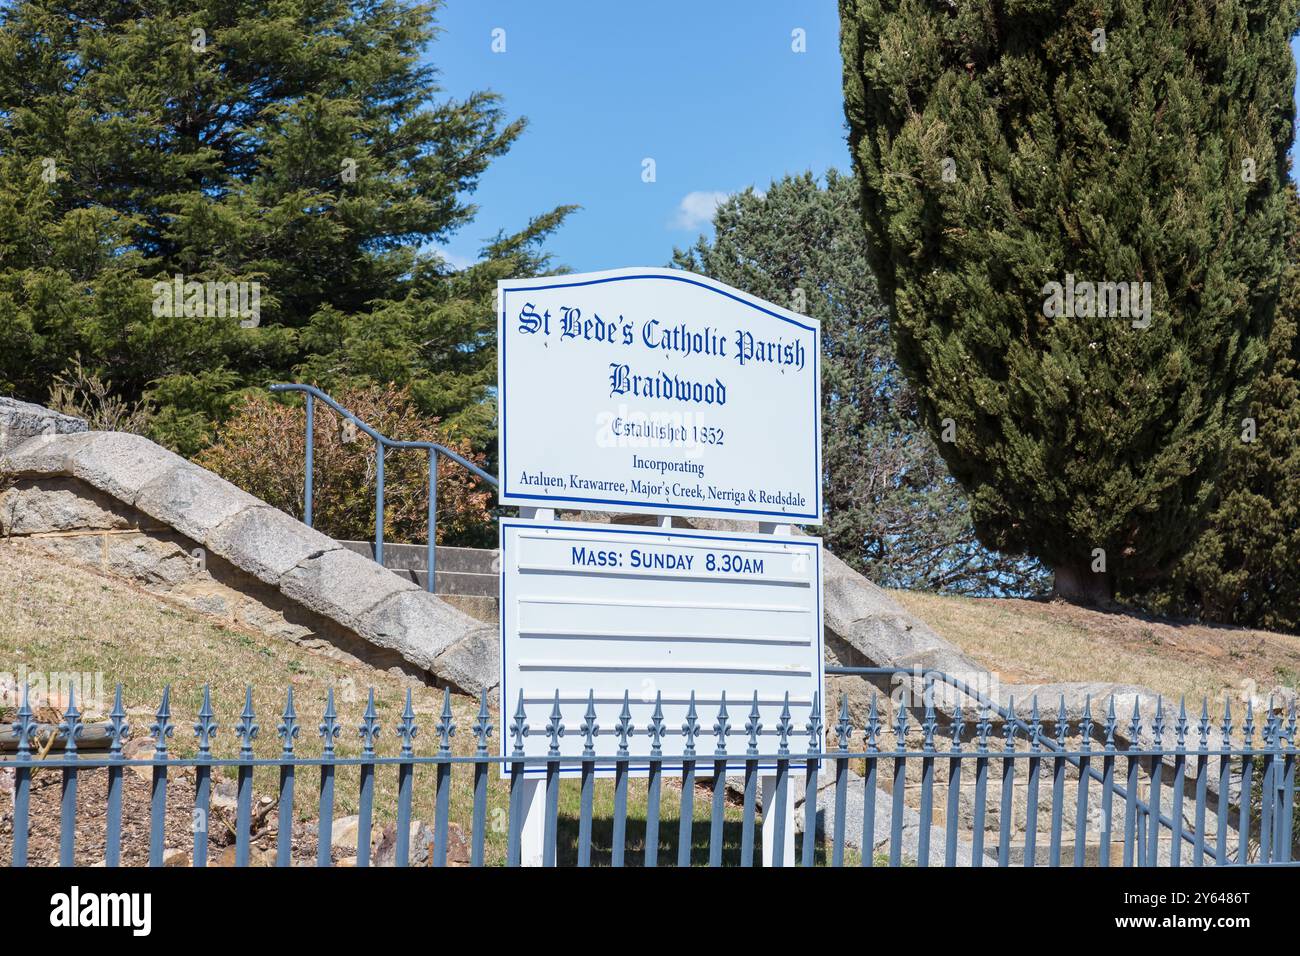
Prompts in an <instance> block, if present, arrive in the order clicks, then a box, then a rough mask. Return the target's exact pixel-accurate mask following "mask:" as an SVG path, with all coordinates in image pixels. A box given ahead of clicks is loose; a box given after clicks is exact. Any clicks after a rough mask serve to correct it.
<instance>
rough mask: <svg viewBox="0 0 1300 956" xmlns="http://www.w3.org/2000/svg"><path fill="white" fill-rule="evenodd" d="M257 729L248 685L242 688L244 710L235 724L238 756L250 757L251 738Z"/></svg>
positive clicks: (251, 752) (251, 695)
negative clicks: (237, 736) (237, 738)
mask: <svg viewBox="0 0 1300 956" xmlns="http://www.w3.org/2000/svg"><path fill="white" fill-rule="evenodd" d="M257 731H258V727H257V724H256V723H255V722H254V720H253V688H252V686H251V685H250V686H246V687H245V688H244V710H243V712H242V713H241V714H240V715H239V723H237V724H235V733H236V734H238V735H239V756H240V757H242V758H245V759H252V756H253V738H254V737H256V736H257Z"/></svg>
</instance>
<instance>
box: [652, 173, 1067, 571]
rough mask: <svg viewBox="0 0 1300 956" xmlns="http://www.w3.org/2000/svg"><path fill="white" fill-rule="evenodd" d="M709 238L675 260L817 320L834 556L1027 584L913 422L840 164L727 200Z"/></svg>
mask: <svg viewBox="0 0 1300 956" xmlns="http://www.w3.org/2000/svg"><path fill="white" fill-rule="evenodd" d="M713 231H714V235H713V238H712V239H708V238H705V237H704V236H701V237H700V238H699V240H698V241H697V242H696V243H695V244H694V245H693V246H692V247H691V248H689V249H686V250H675V251H674V256H673V265H675V266H677V267H679V268H683V269H689V270H691V271H693V272H697V273H700V274H702V275H707V276H710V277H712V278H714V279H718V280H719V281H722V282H726V283H728V284H729V285H733V286H735V287H736V288H739V289H743V290H745V291H746V292H749V293H751V294H752V295H756V296H759V297H761V298H764V299H767V300H769V301H771V302H776V303H779V304H782V305H785V306H787V307H789V308H791V309H794V310H795V311H797V312H802V313H804V314H806V315H810V316H812V317H813V318H816V319H817V320H818V321H819V322H820V323H821V330H822V436H823V437H822V465H823V469H824V471H825V474H826V487H825V491H824V495H823V501H824V502H825V508H826V520H825V523H824V525H823V526H822V528H821V529H820V531H821V534H822V537H823V538H824V539H825V541H826V543H827V546H828V547H830V548H831V549H832V550H833V551H834V552H835V554H836V555H837V556H838V557H840V558H842V559H843V560H844V561H846V562H847V563H848V564H850V565H852V566H853V567H855V568H856V569H858V570H859V571H861V572H862V573H864V574H866V575H867V576H868V577H870V578H871V579H872V580H873V581H876V582H878V583H880V584H882V585H885V586H886V587H899V588H912V589H923V590H942V591H948V592H953V593H962V594H1027V593H1033V592H1035V591H1036V590H1038V588H1039V586H1040V584H1041V578H1042V572H1041V570H1040V569H1038V568H1037V567H1036V566H1035V565H1034V564H1033V563H1032V562H1025V561H1016V560H1013V559H1008V558H1004V557H1003V556H1001V555H998V554H996V553H992V552H989V551H988V550H987V549H985V548H983V547H981V546H980V544H979V542H978V541H977V540H975V533H974V529H973V527H972V525H971V521H970V513H969V509H968V507H967V505H966V500H965V496H964V495H963V494H962V492H961V489H960V488H958V487H957V485H956V483H955V482H953V480H952V479H951V478H950V477H949V476H948V472H947V468H946V467H945V466H944V463H943V460H942V459H941V458H940V457H939V455H938V453H937V452H936V451H935V449H934V443H933V442H932V441H931V440H930V437H929V436H928V435H927V434H925V431H924V429H923V428H922V427H921V426H920V425H919V424H918V423H917V422H916V420H915V413H916V408H915V401H914V399H913V397H912V393H911V389H910V388H909V387H908V386H907V383H906V381H904V379H903V376H902V375H901V374H900V373H899V371H898V367H897V364H896V363H895V362H894V358H893V348H892V346H891V344H890V341H889V322H888V312H887V310H886V309H885V306H884V303H883V302H882V301H881V299H880V295H879V293H878V291H877V289H876V280H875V278H874V277H873V276H872V274H871V269H870V268H869V267H868V266H867V260H866V254H867V253H866V241H865V237H864V236H863V234H862V228H861V224H860V222H859V216H858V186H857V183H856V182H855V181H854V180H853V178H852V177H850V176H844V175H842V174H840V173H838V172H837V171H835V170H833V169H832V170H830V171H828V172H827V173H826V177H825V185H824V186H823V185H820V184H819V183H818V182H817V179H816V178H815V177H814V176H813V175H812V174H811V173H805V174H803V175H800V176H786V177H784V178H782V179H779V180H776V181H774V182H772V183H771V185H769V186H768V187H767V190H766V192H764V193H757V192H755V191H754V190H752V189H749V190H745V191H744V192H740V193H735V194H733V195H731V196H729V197H728V198H727V199H726V200H725V201H724V202H723V203H722V204H721V205H719V206H718V209H717V211H716V212H715V213H714V216H713Z"/></svg>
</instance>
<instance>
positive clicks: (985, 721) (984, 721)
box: [975, 703, 993, 753]
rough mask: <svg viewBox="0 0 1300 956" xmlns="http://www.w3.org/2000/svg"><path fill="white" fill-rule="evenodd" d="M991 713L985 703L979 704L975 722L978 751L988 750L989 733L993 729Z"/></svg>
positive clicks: (985, 751) (986, 751)
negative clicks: (977, 718)
mask: <svg viewBox="0 0 1300 956" xmlns="http://www.w3.org/2000/svg"><path fill="white" fill-rule="evenodd" d="M992 714H993V711H992V709H991V708H990V707H989V705H988V704H987V703H985V704H981V705H980V711H979V722H978V723H976V724H975V734H976V736H977V737H978V739H979V750H980V753H988V750H989V734H990V733H991V732H992V730H993V720H992Z"/></svg>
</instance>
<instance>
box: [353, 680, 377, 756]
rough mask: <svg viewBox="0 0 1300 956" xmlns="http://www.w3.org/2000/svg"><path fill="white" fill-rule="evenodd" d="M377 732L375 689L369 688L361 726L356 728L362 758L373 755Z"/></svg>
mask: <svg viewBox="0 0 1300 956" xmlns="http://www.w3.org/2000/svg"><path fill="white" fill-rule="evenodd" d="M379 730H380V726H379V715H378V714H377V713H376V712H375V689H374V688H373V687H371V688H369V690H368V691H367V692H366V710H365V713H364V714H362V715H361V724H360V725H359V726H358V727H357V735H358V736H359V737H360V738H361V755H362V756H363V757H373V756H374V755H375V738H376V737H378V736H379Z"/></svg>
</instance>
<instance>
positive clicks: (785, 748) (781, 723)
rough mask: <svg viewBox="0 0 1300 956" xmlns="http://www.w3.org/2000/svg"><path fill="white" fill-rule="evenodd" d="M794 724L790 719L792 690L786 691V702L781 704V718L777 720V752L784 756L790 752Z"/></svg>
mask: <svg viewBox="0 0 1300 956" xmlns="http://www.w3.org/2000/svg"><path fill="white" fill-rule="evenodd" d="M793 729H794V724H793V723H792V722H791V720H790V692H789V691H786V692H785V703H783V704H782V705H781V718H780V719H779V720H778V721H777V722H776V732H777V734H778V737H779V739H778V742H777V747H776V752H777V753H778V754H780V755H781V756H782V757H784V756H786V755H788V754H789V753H790V731H791V730H793Z"/></svg>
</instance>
